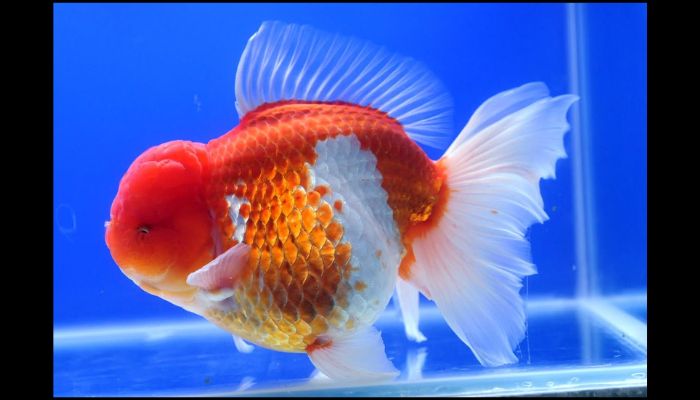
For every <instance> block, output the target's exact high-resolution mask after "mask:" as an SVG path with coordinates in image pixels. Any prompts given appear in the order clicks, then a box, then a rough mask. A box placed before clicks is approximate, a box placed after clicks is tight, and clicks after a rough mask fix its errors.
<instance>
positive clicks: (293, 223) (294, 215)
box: [287, 209, 301, 237]
mask: <svg viewBox="0 0 700 400" xmlns="http://www.w3.org/2000/svg"><path fill="white" fill-rule="evenodd" d="M287 224H288V225H289V230H290V231H291V232H292V236H293V237H297V236H299V233H300V232H301V213H300V212H299V210H297V209H293V210H292V211H291V212H290V213H289V215H288V216H287Z"/></svg>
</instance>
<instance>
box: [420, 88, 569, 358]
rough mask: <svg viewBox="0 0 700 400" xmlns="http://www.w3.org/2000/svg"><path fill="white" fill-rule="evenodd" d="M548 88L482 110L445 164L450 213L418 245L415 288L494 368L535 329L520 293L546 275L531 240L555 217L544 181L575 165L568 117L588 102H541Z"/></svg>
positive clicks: (502, 98)
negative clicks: (536, 227)
mask: <svg viewBox="0 0 700 400" xmlns="http://www.w3.org/2000/svg"><path fill="white" fill-rule="evenodd" d="M540 85H541V84H530V85H525V86H523V87H521V88H518V89H515V90H512V91H509V92H505V93H501V94H499V95H496V96H495V97H494V98H492V99H491V100H489V101H487V102H486V103H485V105H484V106H482V108H480V110H481V112H480V116H478V118H477V116H475V118H476V119H474V118H473V121H476V122H474V124H472V125H467V127H465V129H464V130H463V131H462V132H461V133H460V137H458V138H457V139H456V141H458V142H460V143H461V144H460V145H458V146H456V147H454V148H451V151H449V152H448V153H446V154H445V156H443V158H442V159H441V160H440V162H441V163H442V165H443V166H444V167H445V171H446V180H445V184H446V185H447V188H448V192H447V193H448V196H449V197H448V199H447V203H446V206H445V210H444V213H443V214H442V216H441V218H440V219H439V220H438V221H437V225H436V226H435V227H434V228H433V229H431V230H430V231H428V232H427V233H426V234H425V235H424V236H422V237H420V238H417V239H416V240H415V241H414V242H413V252H414V255H415V258H416V262H415V264H414V265H412V266H411V270H410V280H411V282H412V283H414V284H415V285H416V286H417V287H419V288H421V287H423V288H426V289H427V290H428V291H429V292H430V294H431V295H432V296H431V297H432V299H433V300H434V301H435V303H436V305H437V307H438V309H439V310H440V311H441V312H442V314H443V316H444V317H445V320H446V321H447V323H448V324H449V326H450V327H451V328H452V330H453V331H454V332H455V333H456V334H457V335H458V336H459V338H460V339H462V341H463V342H464V343H466V344H467V345H468V346H469V347H470V348H471V349H472V351H473V352H474V354H475V355H476V357H477V359H478V360H479V362H481V364H483V365H486V366H498V365H503V364H509V363H514V362H516V361H517V358H516V356H515V355H514V354H513V349H514V348H515V347H516V346H517V345H518V343H519V342H520V341H521V340H522V339H523V337H524V333H525V328H526V323H525V311H524V305H523V301H522V299H521V297H520V294H519V291H520V288H521V287H522V278H523V277H525V276H528V275H532V274H534V273H536V269H535V266H534V265H533V264H532V262H531V255H530V245H529V243H528V241H527V239H525V232H526V230H527V229H528V227H529V226H530V225H531V224H533V223H534V222H544V221H545V220H546V219H547V214H546V213H545V211H544V209H543V201H542V197H541V195H540V191H539V181H540V179H541V178H553V177H554V176H555V174H554V171H555V165H556V161H557V159H559V158H563V157H566V153H565V151H564V146H563V137H564V134H565V133H566V131H567V130H568V129H569V124H568V123H567V121H566V114H567V111H568V110H569V108H570V106H571V105H572V104H573V103H574V102H575V101H576V100H577V99H578V98H577V97H576V96H572V95H564V96H558V97H554V98H552V97H548V96H546V97H544V98H540V97H541V95H542V93H545V92H543V90H546V87H545V86H544V85H541V86H540ZM528 99H529V100H528ZM528 101H530V103H529V104H527V103H528ZM496 117H498V118H499V119H498V120H496V119H495V118H496ZM470 123H471V122H470ZM475 127H476V128H480V129H479V130H478V131H474V128H475ZM462 135H468V136H469V137H468V138H467V139H466V140H463V139H462V137H461V136H462Z"/></svg>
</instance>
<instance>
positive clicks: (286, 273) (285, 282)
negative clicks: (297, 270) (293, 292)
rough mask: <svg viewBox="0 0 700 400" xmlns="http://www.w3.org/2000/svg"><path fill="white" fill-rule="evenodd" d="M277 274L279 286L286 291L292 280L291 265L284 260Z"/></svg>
mask: <svg viewBox="0 0 700 400" xmlns="http://www.w3.org/2000/svg"><path fill="white" fill-rule="evenodd" d="M279 274H280V280H279V282H278V284H279V285H281V286H280V287H282V288H284V290H285V292H286V290H287V288H288V287H289V285H290V284H291V283H292V281H293V280H294V277H293V276H292V271H291V267H290V265H289V263H288V262H286V261H285V262H283V263H282V267H281V268H280V271H279Z"/></svg>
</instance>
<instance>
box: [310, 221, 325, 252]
mask: <svg viewBox="0 0 700 400" xmlns="http://www.w3.org/2000/svg"><path fill="white" fill-rule="evenodd" d="M309 238H310V239H311V244H313V245H314V246H316V247H317V248H319V249H320V248H321V247H322V246H323V245H324V244H325V243H326V232H325V231H324V230H323V228H322V227H321V225H316V227H315V228H313V229H312V230H311V232H310V235H309Z"/></svg>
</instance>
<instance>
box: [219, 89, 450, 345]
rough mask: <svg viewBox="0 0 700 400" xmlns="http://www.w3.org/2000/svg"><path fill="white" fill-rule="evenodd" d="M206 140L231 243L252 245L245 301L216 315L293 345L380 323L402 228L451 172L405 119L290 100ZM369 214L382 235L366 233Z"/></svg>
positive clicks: (222, 227)
mask: <svg viewBox="0 0 700 400" xmlns="http://www.w3.org/2000/svg"><path fill="white" fill-rule="evenodd" d="M207 151H208V154H209V159H210V168H211V178H210V179H209V182H208V186H207V196H208V197H207V198H208V201H209V205H210V208H211V209H212V210H213V211H214V218H215V221H216V224H217V226H218V228H219V238H220V240H221V242H222V243H223V247H224V249H228V248H230V247H231V246H233V245H236V244H237V243H239V242H244V243H246V244H248V245H250V246H251V248H252V250H251V253H250V258H249V265H248V267H247V269H246V270H245V271H244V272H243V274H242V276H241V281H240V284H239V285H238V286H237V287H236V289H235V293H234V295H233V298H234V299H235V303H236V304H237V305H238V307H233V308H232V309H227V310H220V309H217V308H213V309H210V310H207V311H206V314H205V315H206V316H207V317H208V318H209V319H210V320H212V321H215V322H216V323H217V324H219V325H221V326H222V327H225V328H226V329H229V330H231V331H233V332H234V333H236V334H237V335H239V336H241V337H243V338H245V339H248V340H254V341H256V342H257V343H259V344H261V345H264V346H267V347H270V348H273V349H276V350H284V351H305V349H306V347H307V346H308V345H310V344H312V343H314V341H315V340H316V339H317V338H318V337H319V336H321V335H324V334H326V333H327V331H328V330H341V331H352V330H353V328H355V327H360V326H364V325H369V324H371V323H373V322H374V320H375V319H376V317H377V316H378V315H379V313H380V312H381V311H382V310H383V309H384V308H385V307H386V305H387V302H388V301H389V299H390V298H391V295H392V293H393V289H394V285H395V280H396V277H397V268H398V266H399V264H398V262H397V261H400V259H401V257H402V256H403V254H404V249H403V247H404V246H403V244H402V242H401V238H402V237H403V235H402V234H403V233H404V232H406V231H407V230H408V229H409V227H410V226H411V225H412V224H415V223H418V222H421V221H424V220H425V219H427V218H428V217H429V216H430V214H431V209H432V207H433V205H434V204H435V202H436V201H437V198H438V193H439V191H440V187H441V182H442V180H443V179H442V178H441V175H440V171H439V170H438V168H437V167H436V165H435V163H433V162H432V161H431V160H430V159H429V158H428V157H427V156H426V155H425V152H424V151H423V150H422V149H421V148H420V147H419V146H418V145H416V143H415V142H414V141H413V140H411V139H410V138H409V137H408V136H407V135H406V133H405V132H404V131H403V128H402V127H401V125H400V124H399V123H398V122H397V121H396V120H394V119H393V118H390V117H388V116H387V115H386V114H385V113H382V112H379V111H377V110H374V109H372V108H368V107H360V106H357V105H352V104H344V103H319V102H315V103H310V102H296V101H291V102H281V103H275V104H270V105H268V106H266V107H264V108H262V109H260V110H257V111H255V112H253V113H251V114H248V115H246V117H245V118H244V119H243V120H242V121H241V124H240V125H239V126H238V127H237V128H236V129H234V130H233V131H231V132H229V133H227V134H226V135H224V136H222V137H221V138H219V139H215V140H213V141H211V142H210V143H209V144H208V145H207ZM223 199H226V200H225V201H222V200H223ZM364 218H371V219H372V220H373V222H377V223H379V224H380V225H381V228H382V235H376V234H374V233H372V232H365V231H364V229H363V219H364ZM370 237H374V239H375V240H376V241H377V242H372V241H369V240H368V238H370Z"/></svg>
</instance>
